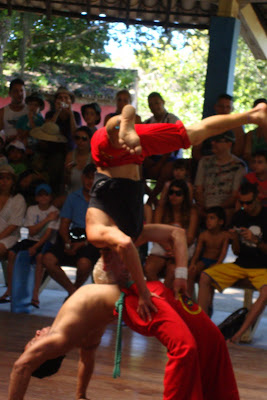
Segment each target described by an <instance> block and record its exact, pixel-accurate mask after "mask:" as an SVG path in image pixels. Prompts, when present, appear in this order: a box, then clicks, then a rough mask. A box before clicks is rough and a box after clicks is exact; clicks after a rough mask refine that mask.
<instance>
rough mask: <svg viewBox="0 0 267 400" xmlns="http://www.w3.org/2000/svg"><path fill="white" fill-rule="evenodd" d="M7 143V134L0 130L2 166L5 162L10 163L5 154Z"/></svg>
mask: <svg viewBox="0 0 267 400" xmlns="http://www.w3.org/2000/svg"><path fill="white" fill-rule="evenodd" d="M5 143H6V135H5V133H4V131H1V132H0V166H1V165H4V164H8V160H7V158H6V156H5Z"/></svg>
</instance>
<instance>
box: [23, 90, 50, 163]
mask: <svg viewBox="0 0 267 400" xmlns="http://www.w3.org/2000/svg"><path fill="white" fill-rule="evenodd" d="M25 103H26V104H27V106H28V113H27V114H26V115H23V116H22V117H20V118H19V120H18V122H17V125H16V128H17V131H18V138H19V139H20V140H21V141H22V142H23V143H24V145H25V147H26V153H27V155H31V154H32V153H33V152H34V150H35V148H34V139H33V138H32V137H31V136H29V133H30V130H31V129H33V128H35V127H36V126H42V125H43V123H44V118H43V116H42V114H41V111H42V110H43V109H44V107H45V103H44V100H43V98H42V96H41V95H40V94H39V93H32V94H31V95H30V96H27V97H26V100H25Z"/></svg>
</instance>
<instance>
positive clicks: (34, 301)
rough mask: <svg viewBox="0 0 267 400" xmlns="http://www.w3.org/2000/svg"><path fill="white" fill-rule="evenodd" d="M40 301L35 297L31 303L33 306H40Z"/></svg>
mask: <svg viewBox="0 0 267 400" xmlns="http://www.w3.org/2000/svg"><path fill="white" fill-rule="evenodd" d="M39 304H40V302H39V300H35V299H32V301H31V305H32V306H33V307H35V308H40V305H39Z"/></svg>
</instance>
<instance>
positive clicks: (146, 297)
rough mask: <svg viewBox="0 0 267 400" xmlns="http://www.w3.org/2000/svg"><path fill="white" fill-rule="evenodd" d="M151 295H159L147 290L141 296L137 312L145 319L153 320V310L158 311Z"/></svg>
mask: <svg viewBox="0 0 267 400" xmlns="http://www.w3.org/2000/svg"><path fill="white" fill-rule="evenodd" d="M151 296H155V297H158V296H157V295H156V294H155V293H153V294H152V293H150V292H149V291H147V292H146V293H145V294H143V295H142V296H141V295H140V296H139V301H138V307H137V312H138V314H139V315H140V317H141V318H142V319H143V320H144V321H147V320H148V321H151V319H152V317H151V312H157V311H158V310H157V307H156V306H155V305H154V304H153V302H152V300H151Z"/></svg>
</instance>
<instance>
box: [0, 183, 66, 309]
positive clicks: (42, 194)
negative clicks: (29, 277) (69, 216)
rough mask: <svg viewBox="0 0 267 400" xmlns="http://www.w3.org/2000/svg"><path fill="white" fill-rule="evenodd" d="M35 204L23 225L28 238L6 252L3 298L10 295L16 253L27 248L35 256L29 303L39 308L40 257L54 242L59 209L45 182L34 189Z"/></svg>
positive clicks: (41, 269) (29, 209)
mask: <svg viewBox="0 0 267 400" xmlns="http://www.w3.org/2000/svg"><path fill="white" fill-rule="evenodd" d="M35 199H36V202H37V204H36V205H34V206H30V207H28V209H27V212H26V217H25V223H24V225H25V227H27V228H28V229H29V237H28V239H25V240H22V241H21V242H18V243H17V244H15V246H13V247H12V248H11V249H10V251H9V254H8V265H7V269H8V288H7V291H6V293H4V295H3V296H2V297H3V298H7V296H9V297H10V295H11V284H12V272H13V266H14V263H15V259H16V255H17V253H18V252H19V251H22V250H28V251H29V254H30V256H31V257H34V256H35V257H36V269H35V286H34V290H33V295H32V302H31V304H32V305H33V306H34V307H36V308H39V296H38V293H39V288H40V284H41V281H42V277H43V267H42V257H43V252H44V251H45V250H47V249H48V246H49V245H50V243H52V242H54V239H55V231H56V230H58V228H59V218H58V217H59V211H58V209H57V208H56V207H55V206H53V205H51V202H52V189H51V187H50V186H49V185H47V184H46V183H41V184H40V185H39V186H37V188H36V190H35Z"/></svg>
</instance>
